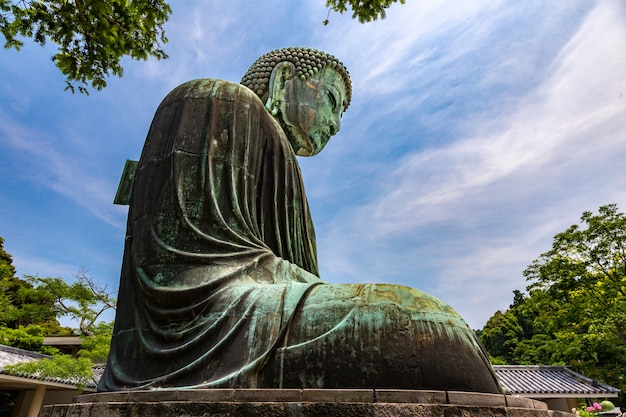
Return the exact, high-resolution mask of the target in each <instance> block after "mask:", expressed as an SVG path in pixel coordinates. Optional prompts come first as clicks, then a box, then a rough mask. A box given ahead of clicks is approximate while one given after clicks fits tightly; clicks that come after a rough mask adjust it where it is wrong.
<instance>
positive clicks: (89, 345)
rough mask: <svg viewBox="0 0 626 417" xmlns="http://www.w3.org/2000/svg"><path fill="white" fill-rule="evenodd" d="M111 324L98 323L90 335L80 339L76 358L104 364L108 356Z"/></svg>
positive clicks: (111, 330)
mask: <svg viewBox="0 0 626 417" xmlns="http://www.w3.org/2000/svg"><path fill="white" fill-rule="evenodd" d="M112 334H113V322H112V321H111V322H100V323H97V324H96V325H95V326H93V328H92V334H91V335H89V336H82V337H81V341H82V343H81V346H80V350H79V351H78V356H79V357H81V358H87V359H90V360H91V361H92V362H93V363H104V362H106V360H107V357H108V356H109V348H110V347H111V335H112Z"/></svg>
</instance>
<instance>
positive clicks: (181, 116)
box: [98, 48, 501, 393]
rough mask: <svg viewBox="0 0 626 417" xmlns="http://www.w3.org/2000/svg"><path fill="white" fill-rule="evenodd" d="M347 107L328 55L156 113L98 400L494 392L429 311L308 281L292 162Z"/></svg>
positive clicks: (344, 75)
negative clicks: (207, 393) (197, 393)
mask: <svg viewBox="0 0 626 417" xmlns="http://www.w3.org/2000/svg"><path fill="white" fill-rule="evenodd" d="M351 95H352V89H351V82H350V77H349V75H348V72H347V71H346V69H345V68H344V66H343V64H341V63H340V62H339V61H338V60H337V59H336V58H335V57H333V56H331V55H329V54H326V53H324V52H321V51H317V50H314V49H309V48H287V49H281V50H276V51H272V52H270V53H268V54H266V55H264V56H262V57H261V58H259V59H258V60H257V61H256V62H255V63H254V64H253V65H252V67H251V68H250V69H249V70H248V72H247V73H246V75H245V76H244V77H243V79H242V81H241V84H236V83H232V82H228V81H222V80H215V79H200V80H195V81H190V82H187V83H185V84H182V85H181V86H179V87H177V88H176V89H174V90H173V91H172V92H171V93H170V94H169V95H168V96H167V97H166V98H165V99H164V100H163V102H162V103H161V105H160V106H159V108H158V110H157V112H156V115H155V117H154V120H153V122H152V125H151V127H150V131H149V132H148V136H147V139H146V142H145V146H144V148H143V152H142V154H141V159H140V161H139V165H138V168H137V171H136V174H135V179H134V183H133V188H132V194H131V199H130V208H129V214H128V225H127V232H126V243H125V250H124V259H123V265H122V271H121V281H120V289H119V298H118V300H119V301H118V308H117V316H116V320H115V329H114V334H113V340H112V344H111V353H110V356H109V361H108V365H107V367H106V371H105V374H104V376H103V377H102V379H101V381H100V384H99V387H98V388H99V390H100V391H114V390H127V389H165V388H220V387H243V388H246V387H247V388H381V389H382V388H391V389H431V390H457V391H474V392H485V393H501V388H500V386H499V384H498V381H497V379H496V376H495V374H494V372H493V370H492V368H491V365H490V363H489V360H488V357H487V355H486V353H485V351H484V350H483V348H482V347H481V345H480V343H479V342H478V340H477V338H476V336H475V335H474V333H473V331H472V330H471V329H470V328H469V327H468V325H467V324H466V323H465V322H464V321H463V319H462V318H461V317H460V316H459V315H458V314H457V313H456V312H455V311H454V310H453V309H452V308H451V307H449V306H448V305H446V304H445V303H443V302H442V301H440V300H438V299H436V298H434V297H432V296H430V295H428V294H426V293H424V292H421V291H418V290H415V289H411V288H408V287H403V286H398V285H391V284H363V285H356V284H355V285H353V284H349V285H331V284H328V283H326V282H324V281H322V280H321V279H320V277H319V273H318V267H317V255H316V246H315V235H314V231H313V223H312V221H311V216H310V213H309V208H308V204H307V199H306V196H305V193H304V188H303V183H302V178H301V174H300V168H299V166H298V161H297V159H296V155H299V156H312V155H315V154H317V153H318V152H320V151H321V150H322V149H323V148H324V146H325V145H326V143H327V142H328V140H329V138H330V137H331V136H333V135H335V134H336V133H337V132H338V131H339V129H340V121H341V116H342V113H343V112H344V111H345V110H346V109H347V108H348V106H349V104H350V100H351Z"/></svg>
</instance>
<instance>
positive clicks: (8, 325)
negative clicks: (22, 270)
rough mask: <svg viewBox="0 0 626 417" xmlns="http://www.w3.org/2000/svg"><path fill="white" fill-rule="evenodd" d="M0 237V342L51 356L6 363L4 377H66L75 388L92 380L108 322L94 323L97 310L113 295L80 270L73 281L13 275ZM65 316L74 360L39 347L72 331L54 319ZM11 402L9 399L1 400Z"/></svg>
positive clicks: (103, 352) (111, 304) (105, 349)
mask: <svg viewBox="0 0 626 417" xmlns="http://www.w3.org/2000/svg"><path fill="white" fill-rule="evenodd" d="M3 243H4V240H3V239H2V238H1V237H0V343H2V344H5V345H9V346H14V347H17V348H21V349H26V350H30V351H34V352H40V353H45V354H48V355H52V356H51V357H50V358H47V359H41V360H37V361H32V362H26V363H19V364H16V365H11V366H7V367H5V368H4V371H5V372H6V373H7V374H9V375H17V376H20V375H27V376H29V377H32V376H33V375H36V376H38V377H41V378H45V377H58V378H63V379H70V380H72V381H73V383H74V384H76V385H77V386H78V387H79V388H80V387H84V386H85V385H86V384H87V383H88V382H89V381H90V380H91V378H92V371H91V368H92V365H93V363H102V362H105V361H106V358H107V356H108V353H109V345H110V342H111V334H112V333H113V323H112V322H111V323H104V322H98V321H97V320H98V319H99V318H100V317H101V314H102V313H103V312H104V311H106V310H107V309H110V308H115V299H114V298H113V296H112V294H111V293H110V292H108V291H107V289H106V287H102V286H100V285H98V284H97V283H96V282H95V280H93V279H92V278H90V277H88V276H87V274H86V271H85V270H84V269H83V270H81V271H79V272H78V274H76V275H75V278H76V281H75V282H73V283H67V282H65V281H64V280H62V279H61V278H47V277H46V278H40V277H32V276H29V277H26V279H25V280H22V279H19V278H16V277H15V276H14V275H15V268H14V267H13V264H12V258H11V255H9V254H8V253H7V252H6V251H5V250H4V247H3ZM62 316H68V317H70V318H72V319H75V320H77V321H78V323H79V331H80V333H81V342H82V344H81V349H80V350H79V351H78V358H74V357H71V356H70V355H64V354H61V353H59V351H58V350H57V349H55V348H52V347H49V346H44V345H43V340H44V336H45V335H50V334H55V335H58V334H72V333H75V332H74V331H73V330H72V329H70V328H64V327H61V326H60V325H59V323H58V321H57V318H59V317H62ZM3 399H4V400H5V401H7V402H11V401H13V400H14V399H12V398H3Z"/></svg>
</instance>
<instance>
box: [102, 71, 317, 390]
mask: <svg viewBox="0 0 626 417" xmlns="http://www.w3.org/2000/svg"><path fill="white" fill-rule="evenodd" d="M316 275H317V260H316V248H315V236H314V231H313V225H312V222H311V217H310V214H309V209H308V206H307V200H306V197H305V195H304V188H303V184H302V177H301V175H300V169H299V166H298V163H297V161H296V157H295V155H294V153H293V151H292V149H291V147H290V145H289V142H288V141H287V139H286V137H285V135H284V133H283V132H282V129H281V127H280V126H279V124H278V123H277V122H276V121H275V120H274V118H272V117H271V116H270V115H269V113H267V111H266V110H265V109H264V107H263V103H261V101H260V99H259V98H258V97H257V96H256V95H254V94H253V93H252V92H251V91H250V90H249V89H247V88H246V87H243V86H241V85H239V84H234V83H230V82H226V81H219V80H212V79H202V80H195V81H191V82H188V83H185V84H183V85H181V86H179V87H178V88H176V89H175V90H173V91H172V92H171V93H170V94H169V95H168V96H167V97H166V98H165V99H164V101H163V102H162V104H161V105H160V107H159V109H158V110H157V112H156V115H155V117H154V120H153V122H152V125H151V127H150V131H149V133H148V137H147V139H146V143H145V145H144V149H143V152H142V155H141V159H140V161H139V165H138V167H137V171H136V174H135V180H134V185H133V192H132V196H131V201H130V209H129V215H128V224H127V233H126V245H125V249H124V260H123V265H122V272H121V280H120V289H119V296H118V299H119V302H118V309H117V314H116V322H115V329H114V338H113V342H112V347H111V353H110V356H109V362H108V365H107V368H106V371H105V375H104V376H103V378H102V382H101V383H100V386H99V389H101V390H105V391H108V390H117V389H126V388H150V387H168V386H193V385H198V384H203V385H206V386H207V387H208V386H225V385H227V386H230V385H244V386H254V385H255V381H254V375H255V372H256V369H257V368H258V367H259V366H261V365H262V363H263V361H264V360H266V358H267V355H268V354H269V353H270V352H272V349H273V346H274V345H275V344H276V341H277V340H279V339H280V338H281V336H282V333H283V332H284V331H285V329H286V328H287V324H288V323H289V320H290V318H291V317H292V316H293V313H294V311H295V309H296V307H297V305H298V303H299V302H300V301H301V299H302V297H303V295H304V294H305V293H306V292H307V291H308V290H309V288H310V287H311V286H312V285H315V284H317V283H320V282H321V281H320V279H319V278H318V277H317V276H316ZM267 284H271V285H267ZM242 379H243V380H242Z"/></svg>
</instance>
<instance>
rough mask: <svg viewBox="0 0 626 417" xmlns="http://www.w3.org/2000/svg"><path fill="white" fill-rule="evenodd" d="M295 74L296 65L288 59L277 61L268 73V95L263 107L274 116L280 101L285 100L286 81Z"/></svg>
mask: <svg viewBox="0 0 626 417" xmlns="http://www.w3.org/2000/svg"><path fill="white" fill-rule="evenodd" d="M295 75H296V66H295V65H294V64H292V63H291V62H288V61H283V62H280V63H278V65H276V66H275V67H274V69H273V70H272V73H271V74H270V81H269V85H268V97H267V101H266V102H265V108H266V109H267V110H268V111H269V112H270V113H271V114H272V116H276V115H277V114H278V109H279V106H280V103H281V102H284V100H285V94H286V84H287V81H288V80H290V79H292V78H293V77H294V76H295Z"/></svg>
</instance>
